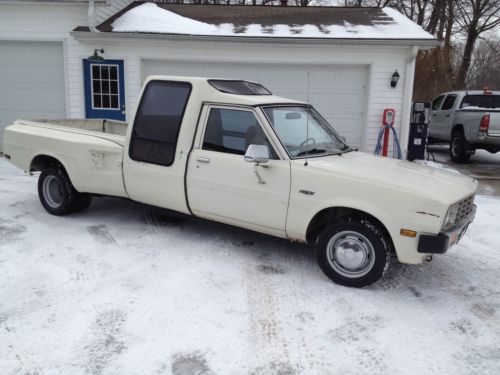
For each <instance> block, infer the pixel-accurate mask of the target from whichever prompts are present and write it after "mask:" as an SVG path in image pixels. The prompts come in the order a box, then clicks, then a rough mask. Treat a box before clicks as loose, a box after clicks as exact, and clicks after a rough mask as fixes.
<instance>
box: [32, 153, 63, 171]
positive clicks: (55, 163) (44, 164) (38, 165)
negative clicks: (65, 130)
mask: <svg viewBox="0 0 500 375" xmlns="http://www.w3.org/2000/svg"><path fill="white" fill-rule="evenodd" d="M51 167H57V168H62V169H64V170H66V169H65V168H64V166H63V165H62V164H61V162H60V161H59V160H57V159H56V158H54V157H52V156H48V155H38V156H36V157H35V158H34V159H33V160H32V161H31V165H30V172H35V171H44V170H45V169H47V168H51Z"/></svg>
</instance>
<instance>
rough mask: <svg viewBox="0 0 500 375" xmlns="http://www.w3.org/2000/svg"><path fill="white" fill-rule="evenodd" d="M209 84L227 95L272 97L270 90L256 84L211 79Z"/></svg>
mask: <svg viewBox="0 0 500 375" xmlns="http://www.w3.org/2000/svg"><path fill="white" fill-rule="evenodd" d="M208 83H210V85H211V86H212V87H214V88H215V89H216V90H218V91H220V92H224V93H226V94H236V95H272V94H271V92H270V91H269V90H268V89H266V88H265V87H264V86H262V85H261V84H260V83H255V82H247V81H231V80H219V79H209V80H208Z"/></svg>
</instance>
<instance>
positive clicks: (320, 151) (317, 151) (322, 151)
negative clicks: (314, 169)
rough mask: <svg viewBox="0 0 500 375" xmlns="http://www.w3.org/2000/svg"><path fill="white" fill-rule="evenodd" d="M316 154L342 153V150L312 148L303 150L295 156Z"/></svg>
mask: <svg viewBox="0 0 500 375" xmlns="http://www.w3.org/2000/svg"><path fill="white" fill-rule="evenodd" d="M314 154H328V155H342V151H340V150H325V149H322V148H311V149H310V150H306V151H301V152H299V153H298V154H297V155H295V156H304V155H314Z"/></svg>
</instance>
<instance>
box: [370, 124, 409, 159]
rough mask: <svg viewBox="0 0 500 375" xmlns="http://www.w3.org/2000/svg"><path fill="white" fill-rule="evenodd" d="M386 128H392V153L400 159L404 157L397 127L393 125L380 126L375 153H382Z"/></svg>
mask: <svg viewBox="0 0 500 375" xmlns="http://www.w3.org/2000/svg"><path fill="white" fill-rule="evenodd" d="M385 129H390V130H392V134H393V138H394V141H393V142H392V155H393V156H394V155H395V156H396V157H397V158H398V159H403V154H402V152H401V146H400V145H399V139H398V134H397V133H396V129H394V128H393V127H392V125H384V126H382V127H381V128H380V131H379V132H378V139H377V146H375V151H374V154H375V155H382V142H383V141H382V139H383V138H384V131H385Z"/></svg>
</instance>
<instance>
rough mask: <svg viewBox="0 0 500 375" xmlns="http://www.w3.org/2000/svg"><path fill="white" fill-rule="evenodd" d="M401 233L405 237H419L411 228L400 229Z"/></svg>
mask: <svg viewBox="0 0 500 375" xmlns="http://www.w3.org/2000/svg"><path fill="white" fill-rule="evenodd" d="M399 234H400V235H402V236H405V237H412V238H414V237H417V232H415V231H414V230H409V229H401V230H400V231H399Z"/></svg>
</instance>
